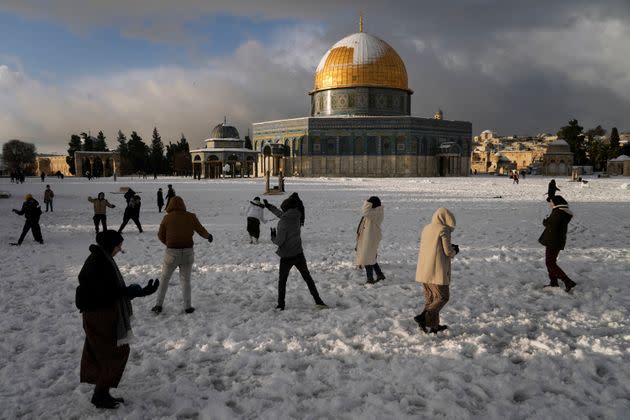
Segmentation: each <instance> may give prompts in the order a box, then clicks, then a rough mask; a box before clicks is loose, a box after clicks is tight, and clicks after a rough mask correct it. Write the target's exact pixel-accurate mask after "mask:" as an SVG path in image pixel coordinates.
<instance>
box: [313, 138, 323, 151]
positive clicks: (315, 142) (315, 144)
mask: <svg viewBox="0 0 630 420" xmlns="http://www.w3.org/2000/svg"><path fill="white" fill-rule="evenodd" d="M321 151H322V144H321V142H320V140H319V137H313V154H316V155H318V154H320V153H321Z"/></svg>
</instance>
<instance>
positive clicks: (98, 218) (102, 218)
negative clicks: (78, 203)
mask: <svg viewBox="0 0 630 420" xmlns="http://www.w3.org/2000/svg"><path fill="white" fill-rule="evenodd" d="M92 220H94V227H95V228H96V233H98V225H99V223H101V224H102V225H103V232H105V231H106V230H107V216H106V215H104V214H95V215H94V217H93V218H92Z"/></svg>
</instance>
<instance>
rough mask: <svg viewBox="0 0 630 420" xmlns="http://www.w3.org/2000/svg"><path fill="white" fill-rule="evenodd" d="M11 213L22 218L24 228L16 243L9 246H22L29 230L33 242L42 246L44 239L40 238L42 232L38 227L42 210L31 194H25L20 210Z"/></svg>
mask: <svg viewBox="0 0 630 420" xmlns="http://www.w3.org/2000/svg"><path fill="white" fill-rule="evenodd" d="M13 213H15V214H17V215H19V216H24V218H25V219H26V220H25V221H24V227H23V228H22V234H21V235H20V239H18V241H17V242H13V243H11V245H17V246H20V245H22V242H23V241H24V238H25V237H26V234H27V233H28V231H29V230H31V229H32V230H33V238H34V239H35V242H39V243H40V244H43V243H44V239H43V238H42V230H41V228H40V227H39V217H40V216H41V215H42V208H41V207H40V206H39V202H38V201H37V200H35V199H34V198H33V196H32V195H31V194H26V197H24V203H22V208H21V209H20V210H17V209H13Z"/></svg>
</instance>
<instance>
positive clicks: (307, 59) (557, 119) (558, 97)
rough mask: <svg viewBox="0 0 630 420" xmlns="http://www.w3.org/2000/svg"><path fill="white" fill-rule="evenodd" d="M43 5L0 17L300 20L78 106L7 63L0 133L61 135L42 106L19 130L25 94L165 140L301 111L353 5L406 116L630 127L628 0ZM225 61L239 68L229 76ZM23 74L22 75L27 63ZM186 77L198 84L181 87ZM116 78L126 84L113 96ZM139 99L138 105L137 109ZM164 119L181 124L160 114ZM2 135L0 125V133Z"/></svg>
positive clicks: (122, 23) (107, 85)
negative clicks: (379, 45) (404, 85)
mask: <svg viewBox="0 0 630 420" xmlns="http://www.w3.org/2000/svg"><path fill="white" fill-rule="evenodd" d="M40 5H41V2H39V1H30V0H20V1H13V0H5V1H4V2H3V3H2V4H0V13H2V12H5V13H13V14H19V15H21V16H26V17H29V18H34V19H44V20H47V21H52V22H57V23H60V24H64V25H67V26H69V27H71V28H75V29H77V30H81V31H84V30H91V28H94V27H99V26H112V25H114V26H118V27H119V29H120V32H121V34H123V36H129V37H133V38H145V39H151V40H153V41H155V42H158V43H159V42H180V43H181V42H184V43H194V42H197V41H195V40H194V38H193V37H190V36H187V34H186V27H185V24H186V22H188V21H190V20H192V19H199V18H200V17H203V16H204V15H210V14H217V13H221V14H232V15H238V16H246V17H250V18H252V19H256V20H262V21H264V20H268V21H269V22H270V24H272V23H273V22H274V20H275V19H280V18H282V19H285V18H289V19H294V20H295V21H296V22H297V23H296V25H295V26H294V27H292V28H289V29H284V30H282V31H278V32H277V33H276V34H275V36H273V37H272V41H271V44H268V45H262V44H257V43H253V44H251V45H246V46H244V47H241V49H240V50H239V51H238V52H236V53H235V55H234V56H233V57H227V58H225V59H222V62H216V61H215V60H210V63H209V64H208V67H206V66H205V64H204V65H202V66H201V68H199V69H197V70H192V71H184V70H183V69H172V70H171V71H166V72H164V71H162V72H160V71H157V70H156V71H151V70H150V69H149V70H147V71H134V70H133V69H130V74H129V75H124V74H117V75H111V76H110V77H104V79H106V80H90V81H78V82H77V83H76V85H75V86H74V87H73V90H75V91H76V90H85V89H88V90H93V91H95V92H97V93H98V92H100V95H101V96H102V97H104V98H105V99H104V100H103V104H98V105H94V104H90V106H85V104H84V103H78V102H77V100H76V98H74V97H73V98H69V97H68V95H66V94H65V93H64V92H63V89H60V88H56V87H49V86H42V84H41V83H39V82H37V81H32V80H28V77H26V76H25V75H24V74H22V72H21V71H17V70H16V68H15V67H11V66H10V65H9V66H8V67H7V66H5V67H4V69H3V68H2V67H1V66H2V65H3V64H9V63H6V62H5V63H2V62H0V88H2V89H4V91H5V92H6V91H7V90H8V89H11V86H14V85H15V86H17V85H18V83H17V82H15V81H17V80H19V81H20V82H19V87H20V89H22V90H21V92H22V93H21V95H20V96H19V97H20V98H21V99H20V100H19V101H17V103H18V105H19V104H21V105H20V106H17V105H12V108H11V109H8V110H7V111H5V112H4V115H3V116H0V127H2V124H4V126H5V127H11V131H10V132H11V133H16V132H17V133H19V132H20V130H24V131H27V132H32V133H41V134H39V135H45V134H46V133H47V131H48V132H51V133H53V132H54V133H55V135H57V134H58V133H60V132H61V131H63V128H62V127H57V128H56V129H55V131H50V130H51V129H50V127H51V126H52V127H55V126H56V125H55V122H56V121H58V120H59V118H61V120H62V121H63V118H62V116H57V117H58V118H57V117H55V118H53V117H47V114H46V112H45V110H42V111H41V118H43V119H44V120H45V121H46V123H42V124H40V126H41V127H40V128H37V130H36V129H33V128H32V126H33V125H35V124H33V123H32V122H31V123H30V124H24V121H25V120H27V118H26V115H25V114H26V110H30V111H32V110H33V109H37V107H38V105H37V104H33V103H30V102H29V101H28V99H27V98H28V97H31V96H32V91H33V90H34V91H35V92H37V93H39V94H45V95H49V96H50V97H53V98H57V99H58V100H59V101H62V102H65V103H66V104H67V105H68V109H70V110H72V111H71V115H70V116H69V117H68V118H69V119H70V120H72V119H73V118H72V117H74V115H75V114H76V113H79V114H80V113H81V112H88V113H87V114H83V115H84V119H83V120H84V121H85V120H86V119H87V121H90V122H89V124H92V125H94V126H95V127H98V126H102V119H103V117H102V116H103V115H106V116H107V119H108V122H107V124H108V125H111V127H112V129H115V127H117V126H128V127H134V124H136V126H137V125H138V124H140V125H142V126H143V127H144V126H146V130H147V131H148V130H150V129H151V128H152V125H154V124H157V125H159V126H165V127H168V128H165V130H172V131H173V133H174V135H175V134H177V133H179V132H180V131H187V132H191V133H194V134H193V135H195V136H199V137H200V139H203V136H204V135H205V132H206V131H207V126H208V125H209V124H210V122H209V120H210V121H212V120H213V118H214V119H216V118H218V116H222V115H223V114H224V113H231V114H232V115H235V116H236V117H235V118H236V119H237V120H238V122H239V123H240V124H242V127H241V128H244V127H246V126H247V124H248V123H251V122H255V121H260V120H266V119H278V118H284V117H296V116H300V115H303V114H304V113H306V112H307V111H308V109H309V106H308V97H307V96H306V94H305V93H306V91H308V90H309V89H310V87H311V84H312V75H313V71H314V68H315V66H316V65H317V62H318V61H319V58H320V57H321V56H322V55H323V53H324V52H325V51H326V49H327V48H329V47H330V46H331V45H332V44H333V43H334V42H336V41H337V40H339V39H340V38H342V37H343V36H345V35H347V34H349V33H352V32H356V31H357V29H358V24H357V21H358V14H359V12H362V13H363V15H364V19H365V31H366V32H368V33H371V34H373V35H376V36H378V37H380V38H382V39H384V40H386V41H387V42H388V43H389V44H391V45H392V46H393V47H394V48H395V49H396V50H397V51H398V53H399V54H400V56H401V57H402V58H403V60H404V61H405V63H406V66H407V71H408V74H409V81H410V82H409V84H410V88H411V89H413V90H414V91H415V93H414V95H413V103H412V112H413V114H414V115H420V116H429V115H432V114H433V112H434V111H435V110H436V109H437V108H438V107H441V108H442V109H443V110H444V111H445V114H446V117H447V118H450V119H462V120H469V121H472V122H473V127H474V131H475V132H480V131H482V130H484V129H487V128H490V129H495V130H498V131H499V132H500V133H504V134H535V133H538V132H542V131H548V132H555V131H556V130H557V129H558V128H559V127H560V126H561V125H563V124H565V123H566V121H567V120H568V119H570V118H578V119H579V120H580V122H581V123H582V125H584V126H587V127H591V126H594V125H597V124H602V125H604V126H605V127H607V128H610V127H611V126H613V125H616V126H619V128H620V129H622V130H623V129H630V125H629V124H628V123H627V116H628V114H629V113H630V76H629V73H628V71H627V69H628V68H630V29H629V28H630V25H629V24H628V23H630V2H628V1H602V2H593V1H582V0H571V1H569V0H566V1H565V0H559V1H538V0H530V1H483V0H468V1H443V2H435V1H390V2H383V1H346V2H339V1H329V0H319V1H317V2H312V1H309V2H297V1H288V0H287V1H265V2H261V1H258V0H247V1H230V2H228V1H212V2H207V1H201V0H199V1H192V0H188V1H186V0H180V1H178V2H161V3H160V4H157V5H156V4H155V2H154V1H150V0H139V1H133V2H129V1H115V0H110V1H108V2H100V1H99V2H85V1H78V0H75V1H70V0H58V1H56V2H55V7H54V8H43V7H41V6H40ZM136 21H138V22H142V23H143V26H141V28H142V30H140V31H138V30H135V31H130V30H129V28H130V27H137V26H136V25H134V22H136ZM162 22H168V24H167V25H165V26H164V27H165V28H166V29H165V30H163V31H160V30H154V29H155V28H160V27H161V23H162ZM216 41H218V42H220V40H216ZM193 46H194V45H193ZM248 56H249V57H248ZM251 57H257V60H253V59H252V58H251ZM260 63H263V65H261V64H260ZM234 66H239V68H238V71H234V70H233V69H234ZM24 72H25V73H26V74H28V73H29V72H28V69H25V70H24ZM3 73H4V79H3V78H2V74H3ZM169 78H172V79H173V83H169V82H168V81H167V80H168V79H169ZM25 79H26V80H25ZM193 79H194V80H196V81H197V82H196V85H195V86H196V87H195V89H193V90H190V89H189V88H188V85H189V84H190V85H191V84H192V83H193ZM121 80H122V82H121ZM284 80H288V81H290V83H289V84H285V83H283V81H284ZM129 81H136V82H138V83H135V84H134V83H129ZM3 83H4V85H3ZM3 86H4V87H3ZM86 86H88V87H86ZM120 86H126V89H127V91H129V92H127V91H125V92H123V91H121V90H120V88H119V87H120ZM156 86H157V88H159V87H160V86H162V87H163V88H164V89H165V88H168V92H161V95H163V96H166V97H167V98H168V99H169V102H168V104H167V105H165V106H161V107H156V106H155V102H156V97H155V96H156V94H155V89H156ZM164 86H166V87H164ZM27 88H28V89H27ZM203 88H206V89H210V90H212V91H213V92H215V93H216V92H220V93H221V94H222V95H225V96H226V97H229V98H231V101H230V103H229V104H227V105H226V103H225V101H224V100H223V98H222V97H220V96H219V95H216V94H212V95H210V94H206V93H204V92H203V91H201V89H203ZM16 89H17V88H16ZM25 89H26V90H25ZM29 89H30V90H29ZM0 94H1V92H0ZM138 95H140V98H141V99H143V100H144V103H146V105H145V106H133V105H134V103H135V101H136V100H137V99H135V98H136V97H137V96H138ZM157 96H158V97H160V96H159V95H157ZM108 98H109V101H108V100H107V99H108ZM52 102H54V101H52ZM158 102H159V101H158ZM172 104H185V105H186V106H189V108H188V109H190V110H191V111H190V112H189V113H188V114H186V115H181V114H179V113H177V109H176V107H175V106H174V105H173V106H171V105H172ZM48 106H49V108H50V107H54V104H50V103H49V104H48ZM1 108H2V105H0V109H1ZM226 108H227V109H226ZM84 109H87V111H82V110H84ZM222 109H224V110H225V111H222ZM35 113H36V114H37V112H35ZM174 114H175V115H178V119H177V120H176V121H173V120H169V118H170V116H172V115H174ZM214 114H217V116H216V118H215V115H214ZM0 130H2V128H0ZM28 130H31V131H28ZM38 130H39V131H38ZM6 132H7V131H6V129H5V133H6ZM112 134H113V133H112ZM33 135H35V134H33ZM147 135H148V133H147V134H145V136H147ZM2 137H3V133H2V132H0V140H3V138H2ZM189 137H190V136H189Z"/></svg>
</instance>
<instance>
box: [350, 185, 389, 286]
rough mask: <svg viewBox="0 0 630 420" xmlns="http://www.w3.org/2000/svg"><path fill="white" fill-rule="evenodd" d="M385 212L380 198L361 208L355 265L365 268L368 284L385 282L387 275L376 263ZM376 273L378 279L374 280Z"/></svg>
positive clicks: (371, 198)
mask: <svg viewBox="0 0 630 420" xmlns="http://www.w3.org/2000/svg"><path fill="white" fill-rule="evenodd" d="M383 217H384V211H383V206H382V205H381V200H380V199H379V198H378V197H370V198H368V199H367V200H366V201H365V202H364V203H363V206H362V207H361V220H360V221H359V226H358V227H357V244H356V246H355V250H356V252H357V255H356V258H355V261H354V262H355V264H356V265H358V266H363V267H365V273H366V275H367V282H368V283H370V284H374V283H376V282H378V281H381V280H385V275H384V274H383V272H382V271H381V267H380V266H379V265H378V262H376V255H377V254H378V244H379V243H380V242H381V238H382V237H383V234H382V233H381V224H382V223H383ZM374 272H376V279H374Z"/></svg>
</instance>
